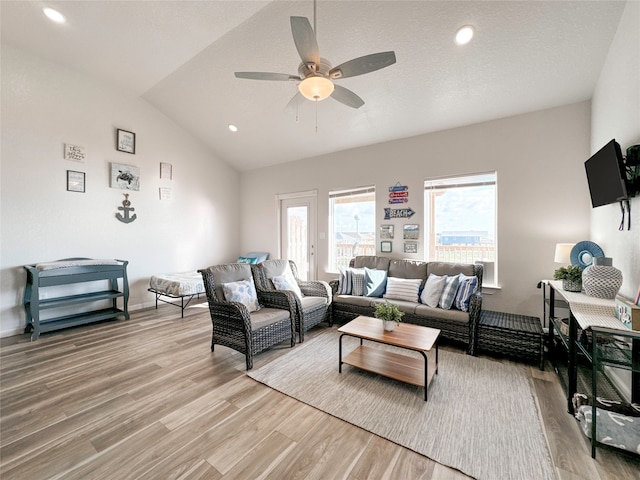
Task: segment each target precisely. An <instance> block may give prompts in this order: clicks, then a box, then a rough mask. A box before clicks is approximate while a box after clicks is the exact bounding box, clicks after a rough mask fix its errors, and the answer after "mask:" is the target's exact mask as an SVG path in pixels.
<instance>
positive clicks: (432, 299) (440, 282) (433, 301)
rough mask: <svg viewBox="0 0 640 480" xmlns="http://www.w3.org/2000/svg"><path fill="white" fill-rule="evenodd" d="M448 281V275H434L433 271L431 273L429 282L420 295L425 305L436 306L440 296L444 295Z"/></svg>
mask: <svg viewBox="0 0 640 480" xmlns="http://www.w3.org/2000/svg"><path fill="white" fill-rule="evenodd" d="M446 281H447V276H446V275H442V276H440V275H434V274H433V273H432V274H431V275H429V278H427V283H426V284H425V286H424V290H422V295H420V301H421V302H422V303H424V304H425V305H429V306H430V307H432V308H436V307H437V306H438V302H439V301H440V296H441V295H442V291H443V290H444V286H445V283H446Z"/></svg>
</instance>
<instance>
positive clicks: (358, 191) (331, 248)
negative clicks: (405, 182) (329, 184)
mask: <svg viewBox="0 0 640 480" xmlns="http://www.w3.org/2000/svg"><path fill="white" fill-rule="evenodd" d="M369 194H373V211H374V229H375V225H376V218H375V211H376V187H375V185H369V186H363V187H354V188H348V189H342V190H332V191H330V192H329V241H328V242H327V249H328V251H327V259H328V263H329V269H328V270H329V272H330V273H338V271H339V266H341V265H338V262H337V261H336V258H335V257H334V256H333V254H334V253H335V251H336V232H335V218H334V199H336V198H342V197H352V196H360V195H369ZM373 233H374V236H375V232H373ZM373 248H374V249H375V238H374V240H373ZM360 254H362V253H360Z"/></svg>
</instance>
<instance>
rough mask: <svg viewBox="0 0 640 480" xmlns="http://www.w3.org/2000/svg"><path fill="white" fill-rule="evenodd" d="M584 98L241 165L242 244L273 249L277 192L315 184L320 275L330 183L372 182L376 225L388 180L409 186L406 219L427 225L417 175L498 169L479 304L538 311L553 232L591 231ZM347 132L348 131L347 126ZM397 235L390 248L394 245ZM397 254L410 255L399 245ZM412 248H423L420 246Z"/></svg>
mask: <svg viewBox="0 0 640 480" xmlns="http://www.w3.org/2000/svg"><path fill="white" fill-rule="evenodd" d="M590 108H591V107H590V103H589V102H582V103H578V104H573V105H568V106H564V107H559V108H554V109H550V110H544V111H538V112H532V113H528V114H525V115H520V116H516V117H511V118H505V119H501V120H496V121H491V122H485V123H480V124H475V125H471V126H467V127H461V128H457V129H452V130H446V131H442V132H437V133H432V134H428V135H421V136H416V137H411V138H407V139H403V140H397V141H392V142H386V143H381V144H378V145H371V146H367V147H361V148H356V149H353V150H348V151H342V152H337V153H334V154H330V155H325V156H321V157H316V158H310V159H305V160H301V161H297V162H291V163H287V164H283V165H277V166H274V167H270V168H264V169H259V170H255V171H251V172H246V173H244V174H243V175H242V180H241V182H242V219H243V220H242V231H241V238H242V250H243V251H244V250H256V249H259V250H266V251H270V252H272V253H274V252H277V251H278V235H277V228H276V226H275V225H276V218H277V217H276V208H275V206H276V195H277V194H284V193H292V192H297V191H305V190H313V189H317V190H318V232H319V233H320V234H322V233H324V234H325V239H324V240H320V241H319V242H318V248H317V249H316V251H317V256H318V258H317V259H318V278H321V279H330V278H334V277H335V275H333V274H331V273H328V272H327V265H328V258H327V251H328V246H327V232H328V228H329V227H328V192H329V191H330V190H333V189H341V188H350V187H355V186H363V185H375V186H376V190H377V207H376V208H377V211H378V222H377V224H378V226H379V225H380V224H381V223H388V222H384V221H383V208H384V207H385V206H388V205H386V202H387V200H386V197H387V188H388V187H389V186H391V185H394V184H395V183H396V182H400V183H401V184H403V185H408V186H409V198H410V201H409V203H408V204H407V206H410V207H411V208H412V209H414V210H415V211H416V212H417V213H416V215H414V217H413V218H411V220H410V222H403V221H396V222H395V223H396V224H397V225H398V226H399V225H402V224H403V223H419V224H420V225H421V227H420V228H421V231H423V232H424V213H423V196H422V191H423V181H424V179H425V178H429V177H438V176H443V175H454V174H465V173H474V172H486V171H491V170H496V171H497V172H498V249H499V257H498V263H499V283H500V287H501V289H500V290H498V291H496V292H495V294H493V295H487V296H486V297H485V299H484V303H483V308H486V309H490V310H500V311H505V312H513V313H522V314H527V315H535V316H540V317H541V316H542V300H541V293H540V290H538V289H537V288H536V284H537V283H538V281H539V280H541V279H544V278H550V277H551V276H552V275H553V271H554V270H555V268H557V265H556V264H554V263H553V256H554V249H555V244H556V243H557V242H578V241H580V240H585V239H588V233H589V214H590V203H589V193H588V188H587V181H586V178H585V176H584V166H583V163H584V161H585V159H586V158H588V156H589V146H590V143H589V130H590V128H589V127H590ZM345 135H348V132H345ZM397 246H398V244H397V242H396V244H394V252H395V251H396V250H397ZM395 256H400V257H410V256H409V255H405V254H396V255H395ZM414 257H415V258H422V249H421V250H420V252H419V254H418V255H414Z"/></svg>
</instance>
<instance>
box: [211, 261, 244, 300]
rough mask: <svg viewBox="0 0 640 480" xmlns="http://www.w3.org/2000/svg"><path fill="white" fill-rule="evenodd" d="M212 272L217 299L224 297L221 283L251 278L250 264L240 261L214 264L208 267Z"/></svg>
mask: <svg viewBox="0 0 640 480" xmlns="http://www.w3.org/2000/svg"><path fill="white" fill-rule="evenodd" d="M210 271H211V273H212V274H213V281H214V282H215V285H216V297H217V298H218V300H220V301H221V300H222V299H223V298H225V296H224V292H223V290H222V284H223V283H231V282H237V281H239V280H247V279H249V278H251V279H253V275H252V274H251V266H250V265H248V264H240V263H227V264H225V265H214V266H213V267H210Z"/></svg>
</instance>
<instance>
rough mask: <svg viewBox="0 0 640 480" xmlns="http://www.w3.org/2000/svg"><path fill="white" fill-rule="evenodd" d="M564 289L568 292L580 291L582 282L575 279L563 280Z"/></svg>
mask: <svg viewBox="0 0 640 480" xmlns="http://www.w3.org/2000/svg"><path fill="white" fill-rule="evenodd" d="M562 289H563V290H565V291H567V292H580V291H582V282H575V281H573V280H567V279H566V278H565V279H564V280H562Z"/></svg>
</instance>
